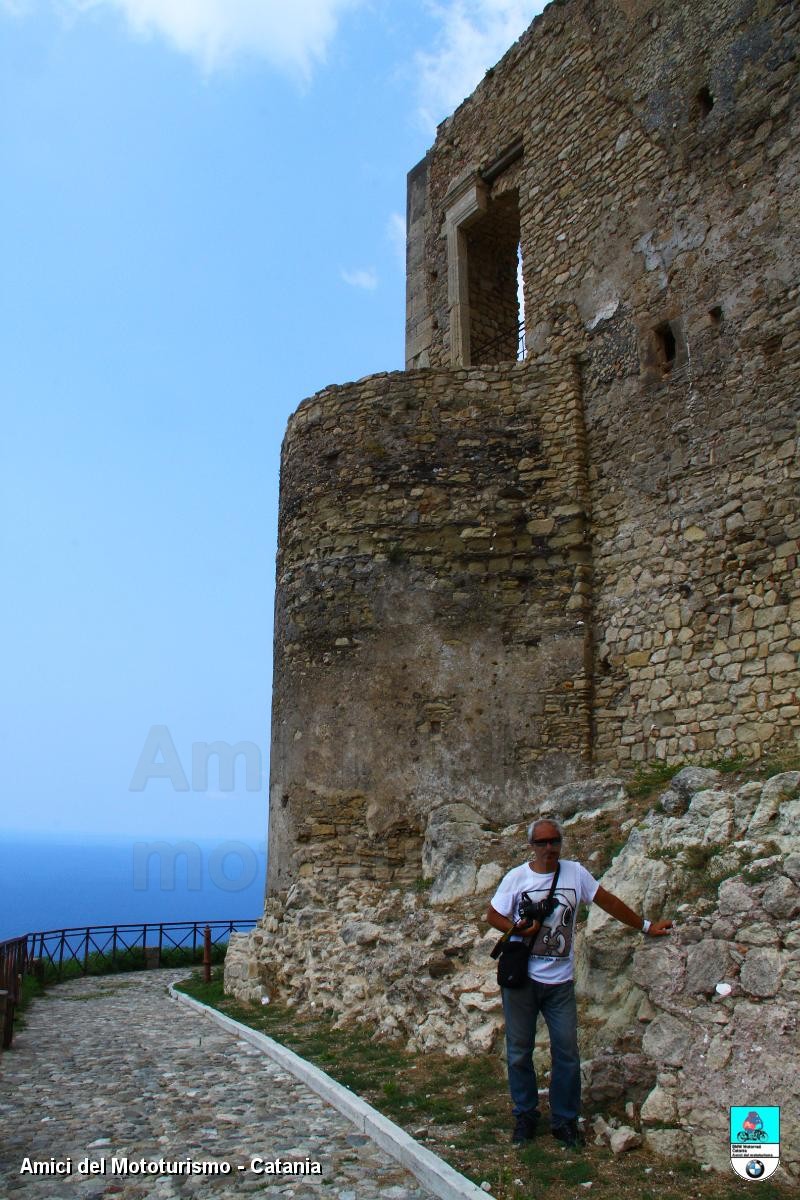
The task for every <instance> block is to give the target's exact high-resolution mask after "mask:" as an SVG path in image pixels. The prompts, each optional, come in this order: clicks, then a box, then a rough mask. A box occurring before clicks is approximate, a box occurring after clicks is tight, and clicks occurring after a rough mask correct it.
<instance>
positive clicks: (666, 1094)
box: [225, 768, 800, 1173]
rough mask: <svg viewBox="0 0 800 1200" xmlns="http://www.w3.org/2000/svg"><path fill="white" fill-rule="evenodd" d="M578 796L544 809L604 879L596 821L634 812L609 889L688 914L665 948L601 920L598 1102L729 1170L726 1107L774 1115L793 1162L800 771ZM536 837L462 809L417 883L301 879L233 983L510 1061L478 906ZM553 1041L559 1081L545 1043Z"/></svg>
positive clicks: (233, 969) (587, 933) (591, 991)
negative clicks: (656, 791) (638, 808)
mask: <svg viewBox="0 0 800 1200" xmlns="http://www.w3.org/2000/svg"><path fill="white" fill-rule="evenodd" d="M577 791H580V789H577V788H576V785H570V787H569V789H563V788H562V789H558V791H557V792H555V793H552V794H551V796H548V797H547V798H546V800H545V801H544V803H543V804H542V805H541V806H540V812H541V811H548V812H554V813H556V812H557V813H561V814H562V815H563V814H564V812H565V811H569V812H571V813H572V815H571V816H568V817H567V818H566V820H565V821H564V825H565V832H566V835H567V838H568V841H567V843H566V844H565V848H564V853H565V856H566V857H574V858H579V859H584V860H586V861H588V865H589V866H590V867H591V866H592V865H593V864H592V855H591V853H589V850H590V847H591V845H592V837H593V833H594V832H595V831H596V829H597V827H598V822H603V821H607V820H609V819H610V818H611V817H613V818H614V819H615V820H622V828H623V829H624V830H625V831H626V833H627V840H626V842H625V844H624V846H623V847H622V849H621V850H620V852H619V853H618V854H617V855H616V857H615V858H614V859H613V862H612V863H611V865H610V867H609V868H608V869H607V870H606V871H605V872H604V873H603V874H602V882H603V885H604V887H606V888H607V889H608V890H610V891H612V892H614V893H615V894H616V895H618V896H620V897H621V898H622V899H623V900H625V901H626V902H627V903H628V904H630V906H631V907H632V908H634V909H635V910H636V911H638V912H644V913H646V914H647V915H648V916H650V917H651V918H655V917H657V916H660V915H667V916H671V917H673V918H674V919H675V921H676V927H675V930H674V933H673V934H672V936H671V937H669V938H668V939H667V938H664V939H660V940H646V941H645V940H643V939H642V938H641V937H640V936H638V935H637V934H635V933H634V932H633V931H630V930H627V929H625V928H623V927H622V926H621V925H620V924H619V923H618V922H616V921H613V920H612V919H611V918H609V917H608V916H607V915H606V914H605V913H603V912H602V911H601V910H600V909H598V908H597V907H595V906H592V907H591V908H590V912H589V918H588V921H587V924H586V927H585V929H584V930H583V931H582V932H581V933H580V934H579V938H578V952H577V958H576V977H577V981H578V987H579V995H580V997H581V1007H582V1026H581V1035H582V1041H583V1050H584V1055H585V1060H584V1066H585V1077H586V1095H587V1097H588V1100H589V1101H590V1102H593V1103H594V1104H595V1105H597V1104H603V1103H605V1102H607V1101H613V1100H617V1099H620V1100H621V1099H624V1100H626V1101H628V1102H633V1104H634V1105H635V1116H636V1121H635V1123H636V1124H638V1125H639V1126H640V1132H641V1134H642V1136H643V1138H644V1141H645V1143H646V1144H647V1145H648V1146H650V1147H651V1148H652V1149H654V1150H657V1151H662V1152H665V1153H672V1152H673V1151H674V1148H675V1146H676V1145H678V1144H680V1145H681V1146H682V1153H683V1154H684V1155H685V1153H686V1150H687V1149H688V1148H691V1149H692V1150H693V1151H694V1153H695V1155H696V1156H697V1158H698V1159H700V1160H702V1161H703V1162H705V1163H710V1164H712V1165H714V1166H718V1167H721V1168H722V1167H727V1163H728V1155H727V1107H728V1105H729V1104H739V1103H751V1102H752V1103H754V1104H757V1103H764V1104H780V1105H781V1108H782V1114H783V1138H784V1148H785V1150H786V1153H787V1154H788V1153H789V1148H790V1147H791V1146H792V1145H795V1146H796V1145H798V1144H800V1125H798V1118H797V1115H796V1114H797V1112H798V1111H800V1105H798V1101H800V1081H799V1080H798V1074H797V1069H796V1047H797V1026H798V1019H799V1018H800V954H798V951H799V950H800V772H797V771H794V772H786V773H784V774H782V775H778V776H775V777H774V778H773V779H770V780H769V781H767V782H766V783H747V784H745V785H744V786H742V787H740V788H738V789H737V790H734V789H731V788H730V787H728V786H726V785H725V781H724V777H723V776H721V775H718V774H717V773H716V772H708V771H700V770H698V769H695V768H692V769H691V770H687V771H682V772H681V773H680V774H679V775H678V776H676V777H675V778H674V779H673V781H672V784H671V786H670V788H669V789H668V790H667V791H666V792H665V793H664V795H663V796H662V797H661V800H660V801H659V802H658V803H657V804H656V806H655V807H654V808H652V809H650V811H649V812H647V813H646V814H645V815H644V816H641V815H640V816H639V817H630V818H628V820H627V821H626V820H624V818H625V816H626V815H627V814H626V812H625V810H624V805H625V803H626V802H625V800H624V797H623V796H622V794H621V791H620V788H619V784H618V783H611V784H610V783H609V781H605V784H604V786H603V787H602V788H600V789H598V786H597V784H596V783H591V784H589V785H587V786H586V788H585V789H584V790H583V792H582V793H581V794H580V795H578V797H577V799H576V795H575V794H576V792H577ZM567 792H569V796H568V798H566V799H565V797H566V796H567ZM672 797H677V798H678V801H677V802H675V801H673V800H672ZM627 803H628V804H629V805H630V803H631V802H630V801H627ZM621 809H622V811H620V810H621ZM532 815H533V814H532ZM537 815H538V814H537ZM525 842H526V835H525V823H520V824H518V825H513V826H508V827H507V828H505V829H502V830H499V831H498V830H493V829H492V828H491V826H490V825H488V824H487V823H486V822H485V820H484V819H483V818H482V817H481V816H480V815H479V814H478V813H477V812H475V811H474V810H472V809H471V808H470V807H469V806H467V805H465V804H454V805H446V806H442V807H441V808H439V809H437V810H435V811H434V812H433V813H432V814H431V815H430V817H429V820H428V826H427V829H426V832H425V836H424V841H423V858H422V861H423V864H424V867H423V869H424V870H425V872H426V873H427V874H426V877H425V878H422V879H420V880H419V881H418V883H417V885H416V887H415V888H414V889H413V890H405V891H404V890H401V889H399V888H396V889H393V888H391V887H390V886H389V887H387V886H386V885H383V884H380V883H377V882H371V881H365V880H362V879H352V880H344V881H337V882H336V884H335V885H332V884H331V882H330V881H329V880H327V879H322V880H319V879H315V878H313V877H310V878H303V879H300V880H298V881H297V882H296V883H295V884H294V885H293V886H292V887H291V888H290V889H289V892H288V894H287V896H286V897H285V899H283V900H278V899H272V900H269V901H268V903H267V910H266V913H265V915H264V918H263V919H262V920H261V921H260V922H259V924H258V926H257V928H256V929H255V930H254V931H253V932H252V933H251V934H248V935H241V936H238V937H236V936H235V937H234V938H233V939H232V942H231V947H230V950H229V952H228V958H227V961H226V971H225V978H226V988H227V989H228V990H229V991H230V992H232V993H234V994H235V995H237V996H239V997H240V998H242V999H249V1000H255V1001H259V1000H260V999H261V998H262V996H263V995H265V994H267V995H270V996H273V995H278V996H280V997H281V998H282V999H283V1000H284V1001H285V1002H287V1003H289V1004H290V1005H292V1006H294V1007H296V1008H297V1009H298V1010H299V1011H300V1012H302V1011H304V1010H306V1009H309V1008H311V1007H314V1008H316V1009H320V1008H322V1009H327V1010H329V1011H330V1012H331V1013H333V1014H334V1015H335V1017H336V1019H337V1020H338V1021H339V1022H341V1023H344V1022H348V1021H353V1020H355V1021H369V1022H371V1023H374V1024H375V1025H376V1026H377V1029H378V1031H379V1033H380V1034H381V1035H383V1036H385V1037H394V1038H402V1039H403V1040H404V1041H405V1042H407V1043H408V1044H409V1045H410V1046H411V1047H413V1048H416V1049H418V1050H420V1051H426V1050H431V1049H436V1050H444V1051H446V1052H447V1053H449V1054H452V1055H466V1054H473V1055H474V1054H480V1053H488V1052H490V1051H493V1050H498V1051H499V1049H500V1047H501V1043H502V1039H501V1037H500V1034H501V1031H502V1011H501V1005H500V996H499V991H498V988H497V985H496V983H495V979H494V964H493V963H492V962H491V960H490V959H489V956H488V955H489V950H490V948H491V946H492V944H493V943H494V940H495V937H496V934H495V933H494V932H493V931H491V930H489V929H488V927H487V926H486V924H485V922H484V920H483V914H484V912H485V908H486V905H487V902H488V901H489V899H490V898H491V895H492V892H493V890H494V887H495V886H496V883H497V881H498V880H499V878H500V877H501V876H502V874H503V873H504V872H505V871H506V870H507V869H509V867H511V866H512V865H516V864H517V863H519V862H521V861H523V860H524V858H525V855H526V849H525ZM595 873H597V872H596V871H595ZM540 1042H543V1043H544V1047H545V1048H542V1047H541V1046H540V1048H538V1049H537V1055H539V1057H540V1061H541V1065H542V1067H543V1069H545V1070H546V1067H547V1053H546V1039H545V1035H544V1032H543V1031H541V1033H540ZM618 1141H619V1139H618ZM784 1165H785V1166H787V1169H789V1170H790V1171H793V1172H795V1173H800V1167H799V1166H798V1164H797V1163H796V1162H795V1163H792V1162H791V1160H789V1161H788V1162H787V1161H786V1160H784Z"/></svg>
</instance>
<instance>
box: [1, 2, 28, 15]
mask: <svg viewBox="0 0 800 1200" xmlns="http://www.w3.org/2000/svg"><path fill="white" fill-rule="evenodd" d="M32 6H33V0H0V12H7V13H8V14H9V15H10V16H12V17H25V16H27V15H28V13H29V12H30V11H31V8H32Z"/></svg>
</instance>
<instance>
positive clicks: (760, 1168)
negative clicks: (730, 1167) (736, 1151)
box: [745, 1158, 764, 1179]
mask: <svg viewBox="0 0 800 1200" xmlns="http://www.w3.org/2000/svg"><path fill="white" fill-rule="evenodd" d="M745 1171H747V1174H748V1175H749V1176H750V1178H751V1179H760V1178H761V1176H762V1175H763V1174H764V1164H763V1162H761V1159H759V1158H754V1159H753V1160H752V1161H751V1162H749V1163H748V1164H747V1166H746V1167H745Z"/></svg>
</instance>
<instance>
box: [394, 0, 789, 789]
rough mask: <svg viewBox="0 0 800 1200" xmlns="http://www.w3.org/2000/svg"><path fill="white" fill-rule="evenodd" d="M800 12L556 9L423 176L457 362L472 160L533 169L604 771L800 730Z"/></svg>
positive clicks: (686, 6)
mask: <svg viewBox="0 0 800 1200" xmlns="http://www.w3.org/2000/svg"><path fill="white" fill-rule="evenodd" d="M798 20H800V12H799V11H798V9H797V7H796V6H795V5H791V4H788V3H776V2H769V0H765V2H763V3H758V4H755V3H749V2H748V3H741V0H737V2H735V3H731V2H727V3H726V2H723V3H720V4H714V5H711V4H707V3H699V4H698V3H689V2H685V3H675V4H671V5H668V6H662V7H661V8H659V9H654V8H652V6H651V5H645V4H641V3H637V2H636V0H627V2H625V3H622V2H620V3H600V2H599V0H569V2H568V3H564V4H552V5H550V6H549V7H548V8H547V9H546V10H545V12H544V13H543V15H542V16H541V17H540V18H537V20H536V21H535V22H534V24H533V25H532V27H531V29H530V30H529V31H528V32H527V33H526V34H525V35H524V36H523V37H522V38H521V39H520V41H519V42H518V43H517V44H516V46H514V47H513V48H512V49H511V50H510V51H509V53H508V54H507V55H506V56H505V58H504V59H503V60H502V61H501V62H500V63H499V64H498V65H497V67H496V68H494V70H493V71H490V72H489V73H488V74H487V77H486V79H485V80H484V81H483V83H481V85H480V86H479V87H478V88H477V89H476V91H475V92H474V93H473V95H472V96H471V97H470V98H469V99H468V100H467V101H465V102H464V104H463V105H461V107H460V108H459V109H458V110H457V112H456V113H455V114H454V115H453V116H452V117H450V118H448V120H447V121H445V122H444V124H443V125H442V126H441V127H440V130H439V135H438V137H437V140H436V144H435V146H434V147H433V149H432V150H431V151H430V152H429V154H428V155H427V156H426V158H425V160H424V161H423V162H422V163H421V164H419V166H418V167H417V168H415V170H414V172H412V175H411V176H410V179H409V315H408V362H409V365H412V366H413V365H417V364H423V363H431V364H434V365H435V364H446V363H448V362H449V361H450V353H451V342H452V338H453V329H452V327H451V312H450V308H449V305H450V302H451V299H452V298H451V297H450V296H449V294H448V261H447V253H448V243H447V240H446V239H445V238H444V237H443V236H442V226H443V221H444V219H445V214H446V213H447V211H448V193H449V192H451V189H452V188H453V186H454V185H458V186H459V187H462V188H463V183H464V179H465V176H466V175H468V174H469V172H470V171H472V172H473V173H475V174H476V177H481V176H482V177H483V179H484V180H489V182H488V184H487V186H488V205H489V211H491V205H492V203H493V202H494V201H496V198H497V197H498V196H499V195H503V194H504V193H505V192H506V191H507V187H508V176H509V175H511V176H513V186H514V189H515V193H516V194H518V197H519V211H520V226H521V247H522V260H523V275H524V292H525V314H526V325H527V331H526V332H527V345H528V349H529V352H530V354H531V355H532V356H533V358H534V360H535V357H536V355H538V354H539V353H542V352H544V351H546V352H547V353H548V354H553V353H565V352H567V353H570V354H576V355H579V356H580V357H581V360H582V362H583V364H584V373H583V403H584V409H585V421H586V429H587V434H588V454H589V481H590V506H589V511H590V517H591V519H590V526H589V532H590V539H591V546H592V564H593V580H594V641H595V646H596V655H595V660H594V664H593V686H594V693H595V707H594V718H595V738H594V744H593V752H594V757H595V762H596V764H598V765H599V766H600V767H601V768H607V769H617V768H630V767H632V766H634V765H636V764H637V763H641V762H643V761H646V760H648V759H650V758H660V759H666V760H672V761H674V760H676V759H678V758H682V757H685V756H687V755H692V754H695V755H699V756H703V755H705V756H707V757H716V756H719V755H721V754H725V753H733V752H737V751H738V752H744V753H747V754H758V753H760V752H761V751H762V750H763V748H764V747H769V746H774V745H775V744H779V743H782V742H786V741H788V740H791V739H792V738H794V737H796V736H797V730H798V725H799V724H800V706H798V698H797V689H798V686H799V685H800V671H799V670H798V650H800V624H798V621H799V620H800V604H798V601H797V595H798V593H799V592H800V571H799V568H798V549H799V548H800V541H798V539H799V538H800V514H799V513H798V492H799V491H800V487H799V486H798V483H799V471H800V469H799V468H798V461H799V458H800V456H798V442H797V414H798V401H797V395H798V386H799V385H800V378H799V376H800V367H798V359H799V357H800V356H798V344H800V340H799V339H800V335H799V334H798V331H797V327H798V318H799V317H800V306H798V287H797V280H798V277H799V276H800V270H798V268H800V262H798V249H797V245H798V243H797V237H796V230H797V224H798V222H797V216H798V199H797V195H798V189H797V178H798V161H797V136H796V135H797V120H798V106H797V88H798V72H797V70H796V31H797V24H798ZM520 139H521V140H522V156H521V158H520V157H514V158H513V162H512V163H511V165H510V166H509V167H508V170H507V171H503V170H501V171H500V173H499V174H497V173H496V172H497V169H498V168H497V164H498V161H499V162H500V164H501V165H502V161H503V151H504V149H505V148H506V147H508V146H511V145H514V144H517V143H518V142H519V140H520ZM512 157H513V156H512ZM479 227H480V226H477V228H479ZM467 257H468V266H469V287H470V293H472V292H473V291H474V290H476V289H478V288H479V283H478V282H477V280H476V279H474V278H473V275H480V274H481V273H482V272H483V270H484V264H483V263H482V261H481V259H480V257H479V256H476V257H475V258H474V260H473V259H472V258H469V248H468V250H467Z"/></svg>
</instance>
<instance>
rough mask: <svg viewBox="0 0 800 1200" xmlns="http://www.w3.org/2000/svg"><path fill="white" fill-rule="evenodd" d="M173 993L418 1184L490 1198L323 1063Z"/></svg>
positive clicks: (449, 1196)
mask: <svg viewBox="0 0 800 1200" xmlns="http://www.w3.org/2000/svg"><path fill="white" fill-rule="evenodd" d="M169 994H170V996H171V997H172V999H173V1000H177V1001H178V1002H179V1003H180V1004H185V1005H187V1007H189V1008H192V1009H194V1010H195V1011H196V1012H199V1013H202V1014H203V1016H206V1017H208V1018H209V1019H210V1020H212V1021H215V1022H216V1023H217V1024H218V1025H221V1026H222V1028H223V1029H227V1030H228V1032H229V1033H233V1034H234V1035H235V1036H236V1037H238V1038H241V1040H242V1041H245V1042H249V1043H250V1045H251V1046H255V1048H256V1049H257V1050H259V1051H260V1052H261V1053H262V1054H266V1055H267V1056H268V1057H269V1058H271V1059H273V1061H274V1062H276V1063H277V1064H278V1065H279V1066H281V1067H283V1069H284V1070H285V1071H288V1072H289V1074H290V1075H294V1076H295V1077H296V1078H297V1079H301V1080H302V1081H303V1083H305V1084H307V1085H308V1087H310V1088H311V1090H312V1091H314V1092H316V1093H317V1095H318V1096H321V1097H322V1099H323V1100H326V1101H327V1102H328V1104H331V1105H333V1107H334V1108H336V1109H338V1111H339V1112H340V1113H341V1114H342V1115H343V1116H344V1117H347V1119H348V1121H352V1122H353V1124H354V1125H355V1126H356V1128H357V1129H358V1130H359V1131H360V1132H361V1133H364V1134H366V1135H367V1137H369V1138H372V1140H373V1142H375V1143H376V1144H377V1145H378V1146H380V1148H381V1149H382V1150H385V1151H386V1152H387V1154H391V1156H392V1158H395V1159H397V1161H398V1162H399V1163H400V1164H401V1165H402V1166H404V1167H406V1168H407V1169H408V1170H409V1171H411V1173H412V1174H413V1175H415V1176H416V1178H417V1179H418V1180H419V1181H420V1183H422V1184H424V1186H425V1187H427V1188H429V1189H430V1190H431V1191H432V1192H433V1193H434V1194H435V1195H437V1196H439V1197H441V1200H492V1197H491V1194H490V1193H489V1192H486V1191H484V1190H483V1188H479V1187H478V1186H477V1184H474V1183H473V1182H472V1181H471V1180H470V1179H467V1177H466V1176H465V1175H461V1174H460V1173H459V1172H458V1171H456V1170H455V1169H454V1168H453V1167H451V1166H450V1165H449V1164H448V1163H446V1162H445V1161H444V1160H443V1159H441V1158H439V1156H438V1155H437V1154H434V1153H433V1152H432V1151H431V1150H428V1149H427V1148H426V1147H425V1146H421V1145H420V1144H419V1142H417V1141H415V1139H414V1138H412V1137H411V1135H410V1134H408V1133H406V1131H405V1130H404V1129H401V1128H400V1126H399V1125H395V1123H394V1121H390V1120H389V1118H388V1117H384V1116H383V1115H382V1113H379V1112H378V1111H377V1109H375V1108H373V1107H372V1105H371V1104H367V1102H366V1100H362V1099H361V1097H360V1096H357V1095H356V1094H355V1093H354V1092H351V1091H350V1089H349V1088H346V1087H344V1086H343V1084H341V1083H337V1082H336V1080H335V1079H331V1077H330V1075H326V1074H325V1072H324V1071H321V1070H320V1069H319V1067H315V1066H314V1065H313V1064H312V1063H310V1062H306V1060H305V1059H304V1058H301V1057H300V1055H299V1054H295V1053H294V1051H293V1050H288V1049H287V1048H286V1046H282V1045H281V1044H280V1042H276V1041H274V1040H273V1039H272V1038H271V1037H267V1035H266V1034H265V1033H258V1031H257V1030H255V1029H250V1028H249V1026H247V1025H242V1024H240V1023H239V1022H238V1021H234V1020H233V1018H232V1017H226V1016H225V1014H224V1013H221V1012H219V1011H218V1010H217V1009H216V1008H211V1007H209V1005H207V1004H202V1003H201V1002H200V1001H199V1000H195V999H194V998H193V997H192V996H187V995H186V994H185V993H184V992H178V991H176V990H175V987H174V985H173V984H170V985H169Z"/></svg>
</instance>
